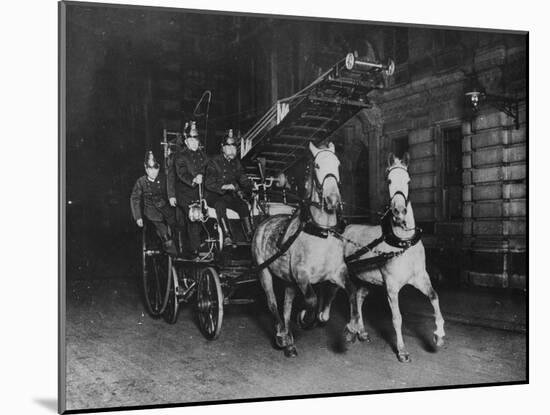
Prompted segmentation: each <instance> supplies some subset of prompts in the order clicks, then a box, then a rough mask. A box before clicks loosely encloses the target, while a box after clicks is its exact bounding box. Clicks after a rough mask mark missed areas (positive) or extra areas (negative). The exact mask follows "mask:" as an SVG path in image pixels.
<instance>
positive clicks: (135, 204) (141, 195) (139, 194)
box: [130, 151, 177, 255]
mask: <svg viewBox="0 0 550 415" xmlns="http://www.w3.org/2000/svg"><path fill="white" fill-rule="evenodd" d="M144 167H145V173H146V174H145V176H142V177H140V178H139V179H137V181H136V184H135V185H134V189H133V190H132V195H131V196H130V207H131V209H132V216H133V217H134V220H135V221H136V223H137V225H138V226H139V227H140V228H141V227H143V216H145V217H146V218H147V219H148V220H150V221H151V223H152V224H153V225H154V226H155V230H156V232H157V235H158V236H159V237H160V239H161V240H162V242H163V245H164V249H165V251H166V252H167V253H168V254H170V255H177V250H176V247H175V245H174V242H173V241H172V239H171V238H170V230H169V226H172V227H173V226H174V225H175V214H174V209H173V208H171V207H170V205H169V204H168V200H166V180H165V179H164V177H160V178H159V171H160V166H159V164H158V163H157V161H156V160H155V156H154V155H153V152H152V151H148V152H147V154H146V155H145V163H144ZM142 207H143V208H142Z"/></svg>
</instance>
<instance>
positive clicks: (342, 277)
mask: <svg viewBox="0 0 550 415" xmlns="http://www.w3.org/2000/svg"><path fill="white" fill-rule="evenodd" d="M334 282H335V283H336V284H337V285H339V286H340V287H342V288H343V289H344V290H345V291H346V293H347V295H348V301H349V306H350V321H349V323H348V324H347V325H346V328H345V329H344V340H345V341H346V343H351V342H354V341H355V339H356V338H358V339H359V340H361V341H363V340H367V339H368V338H369V335H368V333H367V332H366V331H365V327H364V325H363V319H362V318H361V315H360V313H359V307H358V302H357V288H356V287H355V285H354V284H353V283H352V282H351V279H350V277H349V274H348V268H347V266H346V265H342V267H341V268H340V271H339V272H338V275H337V278H336V279H335V281H334Z"/></svg>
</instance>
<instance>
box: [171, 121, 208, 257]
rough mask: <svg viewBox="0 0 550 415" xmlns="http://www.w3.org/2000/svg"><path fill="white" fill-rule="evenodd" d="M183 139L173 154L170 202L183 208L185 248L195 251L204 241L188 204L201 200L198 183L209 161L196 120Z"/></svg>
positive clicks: (199, 226)
mask: <svg viewBox="0 0 550 415" xmlns="http://www.w3.org/2000/svg"><path fill="white" fill-rule="evenodd" d="M184 143H185V146H184V147H183V148H182V149H180V150H178V151H177V152H176V154H175V156H174V163H173V167H172V172H171V173H172V177H171V179H170V180H169V181H168V198H169V200H170V205H172V206H176V205H177V209H181V210H182V211H183V215H181V216H182V217H183V218H182V223H180V224H179V225H180V226H182V225H183V226H184V227H185V233H184V236H185V237H184V238H183V241H182V243H183V244H184V246H183V247H182V252H183V253H184V254H186V253H193V254H195V253H196V252H197V250H198V249H199V247H200V243H201V239H200V232H201V224H200V223H198V222H191V221H190V220H189V205H190V204H191V203H193V202H196V201H197V200H199V186H200V185H202V184H203V178H204V170H205V168H206V162H207V157H206V154H205V153H204V152H203V151H202V150H200V149H199V134H198V132H197V127H196V125H195V122H192V123H191V127H190V130H189V134H186V135H185V140H184ZM186 251H187V252H186Z"/></svg>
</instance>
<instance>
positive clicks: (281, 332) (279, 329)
mask: <svg viewBox="0 0 550 415" xmlns="http://www.w3.org/2000/svg"><path fill="white" fill-rule="evenodd" d="M258 279H259V280H260V284H261V286H262V288H263V289H264V291H265V296H266V299H267V307H268V308H269V311H271V314H272V315H273V318H274V319H275V344H276V345H277V347H279V348H283V347H285V346H286V344H285V337H286V332H285V325H284V323H283V321H282V320H281V316H280V315H279V308H278V307H277V299H276V298H275V291H274V290H273V276H272V275H271V272H270V271H269V270H268V269H267V268H265V269H263V270H261V271H260V275H259V276H258Z"/></svg>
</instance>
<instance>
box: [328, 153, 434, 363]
mask: <svg viewBox="0 0 550 415" xmlns="http://www.w3.org/2000/svg"><path fill="white" fill-rule="evenodd" d="M408 161H409V155H408V153H406V154H405V155H404V157H403V159H402V160H399V159H398V158H396V157H395V156H394V155H393V153H392V154H390V155H389V157H388V168H387V170H386V174H387V181H388V187H389V196H390V206H389V212H387V216H386V217H385V222H384V219H383V224H382V226H369V225H349V226H347V227H346V230H345V231H344V238H345V240H346V241H347V242H346V243H345V248H344V250H345V251H344V252H345V256H346V258H353V257H354V256H355V259H358V260H359V261H358V262H356V264H357V265H358V266H357V267H354V265H353V261H350V262H349V265H348V266H349V267H350V273H352V274H354V275H355V276H356V277H357V278H359V279H360V280H361V281H365V282H368V283H372V284H376V285H383V286H385V287H386V293H387V297H388V302H389V305H390V308H391V312H392V320H393V327H394V329H395V334H396V336H397V357H398V359H399V361H401V362H409V361H410V357H409V353H408V352H407V350H406V348H405V344H404V343H403V335H402V333H401V322H402V318H401V312H400V310H399V291H400V290H401V288H402V287H403V286H404V285H406V284H410V285H412V286H414V287H416V288H417V289H418V290H420V291H421V292H422V293H423V294H424V295H426V296H427V297H428V298H429V299H430V301H431V303H432V306H433V309H434V312H435V325H436V329H435V331H434V339H433V340H434V343H435V345H436V346H437V347H440V346H442V345H443V343H444V341H443V337H444V336H445V331H444V329H443V325H444V320H443V316H442V315H441V310H440V309H439V299H438V296H437V293H436V292H435V290H434V289H433V287H432V284H431V282H430V276H429V274H428V273H427V271H426V254H425V251H424V245H423V244H422V241H420V240H418V238H417V235H418V234H417V233H416V232H417V230H416V227H415V221H414V214H413V209H412V206H411V203H410V201H409V181H410V177H409V173H408ZM383 236H384V239H383V240H382V239H379V238H382V237H383ZM376 240H378V241H379V243H376V242H374V241H376ZM369 244H370V245H371V246H370V248H369V249H362V250H361V252H359V250H360V249H361V247H365V246H369ZM381 253H385V255H386V258H388V259H387V261H385V262H382V263H379V264H378V265H375V266H370V267H369V266H367V267H364V268H363V269H362V267H361V260H362V259H367V258H374V257H377V256H379V255H380V254H381ZM381 258H383V257H381ZM368 262H369V261H368V260H367V261H363V263H368ZM354 268H356V269H355V270H354ZM367 294H368V289H367V287H366V286H365V285H363V284H362V285H361V286H360V287H359V288H358V290H357V307H358V309H359V313H360V315H361V319H362V318H363V316H362V304H363V301H364V299H365V296H366V295H367ZM326 307H330V303H329V304H328V305H327V306H325V310H324V314H325V315H324V318H321V319H322V320H326V319H328V311H329V308H328V309H327V308H326ZM322 314H323V312H321V315H322ZM320 317H321V316H320Z"/></svg>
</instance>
